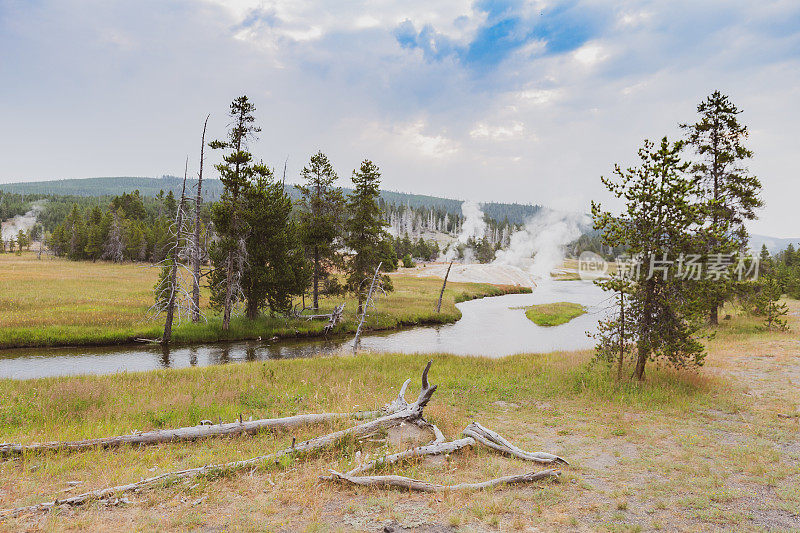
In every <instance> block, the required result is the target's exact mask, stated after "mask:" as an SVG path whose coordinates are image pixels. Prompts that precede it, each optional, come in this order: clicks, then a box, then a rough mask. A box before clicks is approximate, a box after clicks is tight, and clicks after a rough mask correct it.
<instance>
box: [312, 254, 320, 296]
mask: <svg viewBox="0 0 800 533" xmlns="http://www.w3.org/2000/svg"><path fill="white" fill-rule="evenodd" d="M313 305H314V310H317V309H319V246H316V245H315V246H314V302H313Z"/></svg>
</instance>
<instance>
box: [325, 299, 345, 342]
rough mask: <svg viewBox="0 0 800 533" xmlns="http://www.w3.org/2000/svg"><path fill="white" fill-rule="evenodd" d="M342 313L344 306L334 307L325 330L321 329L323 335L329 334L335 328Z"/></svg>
mask: <svg viewBox="0 0 800 533" xmlns="http://www.w3.org/2000/svg"><path fill="white" fill-rule="evenodd" d="M343 313H344V304H341V305H337V306H336V307H334V308H333V313H331V316H330V319H329V320H328V323H327V324H325V328H324V329H323V331H324V332H325V335H327V334H328V333H330V332H331V331H332V330H333V328H335V327H336V324H338V323H339V322H340V321H341V320H342V314H343Z"/></svg>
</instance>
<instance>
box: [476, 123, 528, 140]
mask: <svg viewBox="0 0 800 533" xmlns="http://www.w3.org/2000/svg"><path fill="white" fill-rule="evenodd" d="M524 135H525V124H523V123H522V122H519V121H514V122H511V123H509V124H504V125H496V126H490V125H488V124H486V123H485V122H479V123H477V124H475V127H474V128H473V129H472V131H470V132H469V136H470V137H472V138H473V139H489V140H491V141H508V140H513V139H519V138H521V137H523V136H524Z"/></svg>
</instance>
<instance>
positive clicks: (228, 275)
mask: <svg viewBox="0 0 800 533" xmlns="http://www.w3.org/2000/svg"><path fill="white" fill-rule="evenodd" d="M225 266H226V268H225V270H226V272H225V308H224V309H223V311H222V329H223V331H228V329H229V328H230V327H231V306H232V305H233V304H232V299H233V288H232V284H233V251H229V252H228V259H227V261H226V262H225Z"/></svg>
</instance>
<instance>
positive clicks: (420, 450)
mask: <svg viewBox="0 0 800 533" xmlns="http://www.w3.org/2000/svg"><path fill="white" fill-rule="evenodd" d="M474 444H475V439H473V438H472V437H464V438H463V439H457V440H454V441H451V442H437V443H433V444H428V445H426V446H418V447H416V448H410V449H408V450H405V451H402V452H399V453H394V454H392V455H386V456H384V457H380V458H378V459H375V460H374V461H370V462H369V463H364V464H363V465H360V466H357V467H355V468H353V469H352V470H350V471H349V472H347V475H348V476H358V475H359V474H363V473H364V472H369V471H370V470H373V469H375V468H378V467H381V466H386V465H392V464H394V463H397V462H400V461H406V460H408V459H413V458H414V457H424V456H426V455H441V454H446V453H453V452H455V451H458V450H460V449H461V448H464V447H466V446H473V445H474ZM323 479H326V480H330V479H331V478H330V477H325V478H323Z"/></svg>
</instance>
